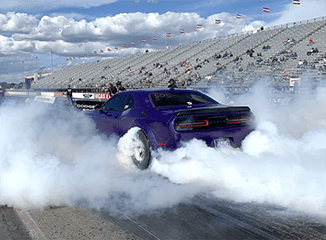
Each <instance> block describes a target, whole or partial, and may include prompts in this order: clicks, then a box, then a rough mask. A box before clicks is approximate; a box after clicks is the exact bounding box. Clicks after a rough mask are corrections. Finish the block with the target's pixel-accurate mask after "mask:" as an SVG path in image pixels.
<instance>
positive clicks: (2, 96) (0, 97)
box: [0, 86, 6, 104]
mask: <svg viewBox="0 0 326 240" xmlns="http://www.w3.org/2000/svg"><path fill="white" fill-rule="evenodd" d="M5 92H6V91H5V90H4V89H3V88H2V86H0V104H1V103H2V102H3V101H4V100H5Z"/></svg>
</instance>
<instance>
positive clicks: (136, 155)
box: [131, 130, 151, 169]
mask: <svg viewBox="0 0 326 240" xmlns="http://www.w3.org/2000/svg"><path fill="white" fill-rule="evenodd" d="M132 151H133V154H132V157H131V158H132V161H133V162H134V164H135V165H136V166H137V167H138V168H140V169H146V168H147V167H148V165H149V162H150V159H151V151H150V144H149V141H148V138H147V137H146V135H145V133H144V132H143V131H141V130H139V131H138V132H137V133H136V135H135V137H134V139H133V149H132Z"/></svg>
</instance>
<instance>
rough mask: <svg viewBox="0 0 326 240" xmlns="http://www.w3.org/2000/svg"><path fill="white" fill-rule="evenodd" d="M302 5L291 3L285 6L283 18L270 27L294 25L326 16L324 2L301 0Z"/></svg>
mask: <svg viewBox="0 0 326 240" xmlns="http://www.w3.org/2000/svg"><path fill="white" fill-rule="evenodd" d="M300 3H301V4H300V5H294V4H292V2H291V3H289V4H287V5H285V9H284V10H283V11H282V12H281V16H280V17H279V18H278V19H277V20H275V21H272V22H271V23H269V24H268V25H269V26H275V25H281V24H286V23H293V22H298V21H304V22H305V20H309V19H314V18H318V17H323V16H325V9H326V2H325V1H324V0H301V1H300Z"/></svg>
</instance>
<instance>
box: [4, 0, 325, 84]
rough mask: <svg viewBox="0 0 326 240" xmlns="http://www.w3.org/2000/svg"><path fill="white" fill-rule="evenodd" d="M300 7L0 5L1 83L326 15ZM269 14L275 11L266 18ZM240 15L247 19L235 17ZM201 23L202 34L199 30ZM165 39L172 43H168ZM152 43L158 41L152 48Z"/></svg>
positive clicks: (122, 1) (207, 0)
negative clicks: (181, 31)
mask: <svg viewBox="0 0 326 240" xmlns="http://www.w3.org/2000/svg"><path fill="white" fill-rule="evenodd" d="M300 3H301V4H300V5H294V4H293V3H292V0H274V1H270V0H248V1H247V0H192V1H186V0H183V1H172V0H170V1H168V0H147V1H146V0H134V1H131V0H78V1H77V0H70V1H63V0H55V1H53V0H11V1H7V0H0V82H9V83H10V82H13V83H19V82H23V81H24V79H25V77H26V76H28V75H32V74H33V73H34V72H50V71H53V70H54V71H55V70H58V69H61V68H64V67H66V66H69V65H75V64H81V63H84V62H91V61H96V60H98V59H102V58H113V57H120V56H125V55H129V54H135V53H140V52H144V51H145V50H146V49H149V50H151V49H158V48H164V47H165V46H166V45H169V46H176V45H179V44H186V43H192V42H196V41H201V40H204V39H209V38H216V37H221V36H226V35H230V34H234V33H241V32H246V31H248V30H255V29H258V28H260V27H261V26H265V27H266V26H275V25H282V24H286V23H292V22H294V21H305V20H308V19H313V18H318V17H323V16H326V1H325V0H301V1H300ZM263 7H267V8H269V9H270V11H269V12H268V13H266V12H263V11H262V10H263ZM236 14H241V15H242V18H241V19H239V18H236ZM215 20H221V23H220V24H216V23H215ZM198 24H200V25H202V28H201V29H197V25H198ZM180 29H183V30H184V31H185V33H180ZM167 33H170V34H171V37H166V34H167ZM153 36H155V37H157V39H158V40H156V41H154V40H153ZM142 40H146V42H142ZM132 43H135V45H132ZM123 45H125V46H126V47H123ZM115 48H118V49H115ZM108 49H110V50H111V51H108ZM101 50H102V51H103V53H101ZM94 51H96V53H97V54H94Z"/></svg>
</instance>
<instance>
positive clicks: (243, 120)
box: [227, 116, 252, 125]
mask: <svg viewBox="0 0 326 240" xmlns="http://www.w3.org/2000/svg"><path fill="white" fill-rule="evenodd" d="M251 121H252V118H251V117H250V116H240V117H231V118H227V124H228V125H235V124H245V123H250V122H251Z"/></svg>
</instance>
